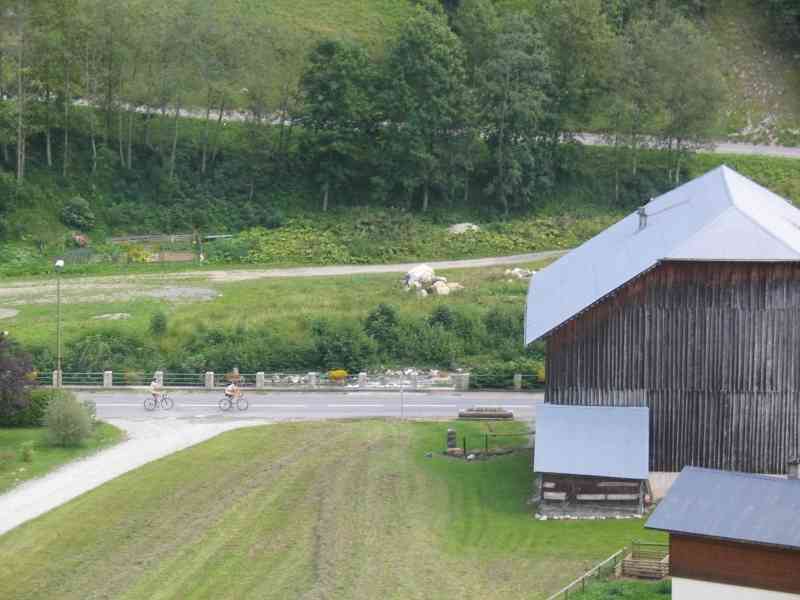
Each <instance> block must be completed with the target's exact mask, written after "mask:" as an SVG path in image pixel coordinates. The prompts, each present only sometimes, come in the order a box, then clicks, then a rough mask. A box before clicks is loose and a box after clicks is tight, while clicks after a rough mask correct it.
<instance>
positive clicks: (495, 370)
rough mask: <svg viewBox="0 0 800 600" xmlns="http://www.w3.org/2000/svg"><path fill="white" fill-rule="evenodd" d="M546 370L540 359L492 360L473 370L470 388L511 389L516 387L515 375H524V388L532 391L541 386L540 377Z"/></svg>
mask: <svg viewBox="0 0 800 600" xmlns="http://www.w3.org/2000/svg"><path fill="white" fill-rule="evenodd" d="M543 369H544V363H543V361H542V359H540V358H519V359H516V360H511V361H505V360H490V361H485V362H483V363H482V364H481V365H480V366H478V367H475V368H474V369H472V376H471V377H470V380H469V383H470V387H473V388H476V389H481V388H496V389H501V388H510V387H512V386H513V385H514V375H515V374H517V373H520V374H522V375H524V376H525V377H523V379H522V386H523V388H525V389H530V388H534V387H537V386H539V385H541V382H540V381H539V376H540V374H541V373H542V371H543Z"/></svg>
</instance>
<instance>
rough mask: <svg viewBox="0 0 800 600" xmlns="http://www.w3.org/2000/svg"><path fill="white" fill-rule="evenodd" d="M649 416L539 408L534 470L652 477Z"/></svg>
mask: <svg viewBox="0 0 800 600" xmlns="http://www.w3.org/2000/svg"><path fill="white" fill-rule="evenodd" d="M649 415H650V411H649V409H647V408H638V407H636V408H627V407H626V408H617V407H605V406H561V405H555V404H541V405H538V406H537V407H536V451H535V453H534V471H537V472H539V473H563V474H565V475H588V476H595V477H614V478H623V479H647V478H648V476H649V474H650V473H649V469H648V456H649V432H650V418H649Z"/></svg>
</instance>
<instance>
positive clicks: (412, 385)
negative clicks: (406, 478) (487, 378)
mask: <svg viewBox="0 0 800 600" xmlns="http://www.w3.org/2000/svg"><path fill="white" fill-rule="evenodd" d="M154 378H155V379H156V380H157V381H159V383H161V384H162V385H163V386H164V387H167V388H197V389H215V388H219V387H224V386H226V385H228V384H229V383H230V382H231V381H236V382H237V383H238V384H239V385H240V386H241V387H244V388H250V389H264V390H271V389H275V390H291V389H337V390H341V389H351V390H365V389H371V390H397V391H400V390H406V391H408V390H414V389H420V390H431V389H443V390H447V389H451V390H457V391H466V390H468V389H469V387H470V374H469V373H451V374H447V375H439V374H435V373H424V372H423V373H416V372H410V373H389V374H371V373H359V374H357V375H348V376H347V377H345V378H342V379H334V378H331V377H330V376H329V375H328V374H327V373H316V372H310V373H266V372H258V373H214V372H213V371H206V372H204V373H184V372H171V371H156V372H155V373H149V372H143V371H100V372H91V373H89V372H87V373H76V372H69V371H65V372H63V373H61V376H60V377H59V373H58V371H53V372H50V373H38V374H37V383H38V384H39V385H43V386H58V382H59V380H60V382H61V386H62V387H76V388H113V387H137V386H146V385H149V384H150V382H151V381H152V380H153V379H154Z"/></svg>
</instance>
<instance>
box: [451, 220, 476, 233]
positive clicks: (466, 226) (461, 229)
mask: <svg viewBox="0 0 800 600" xmlns="http://www.w3.org/2000/svg"><path fill="white" fill-rule="evenodd" d="M480 230H481V228H480V227H478V226H477V225H475V223H457V224H455V225H450V227H448V228H447V231H448V232H450V233H451V234H453V235H461V234H462V233H467V232H468V231H480Z"/></svg>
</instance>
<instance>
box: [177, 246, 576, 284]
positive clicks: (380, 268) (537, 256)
mask: <svg viewBox="0 0 800 600" xmlns="http://www.w3.org/2000/svg"><path fill="white" fill-rule="evenodd" d="M565 252H566V251H565V250H547V251H545V252H532V253H530V254H516V255H513V256H496V257H490V258H471V259H465V260H437V261H430V262H425V264H426V265H429V266H431V267H433V268H434V269H476V268H480V267H498V266H503V265H515V264H521V263H529V262H535V261H538V260H544V259H547V258H554V257H557V256H561V255H562V254H564V253H565ZM422 262H424V261H418V262H413V263H397V264H388V265H336V266H330V267H294V268H290V269H263V270H262V269H259V270H252V271H251V270H227V271H226V270H218V271H195V272H193V273H185V274H183V273H179V274H177V277H182V276H189V277H196V276H198V275H199V276H204V277H208V279H209V281H213V282H218V283H223V282H229V281H247V280H250V279H264V278H270V277H335V276H337V275H365V274H376V273H406V272H407V271H408V270H409V269H411V268H413V267H416V266H417V265H419V264H422Z"/></svg>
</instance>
